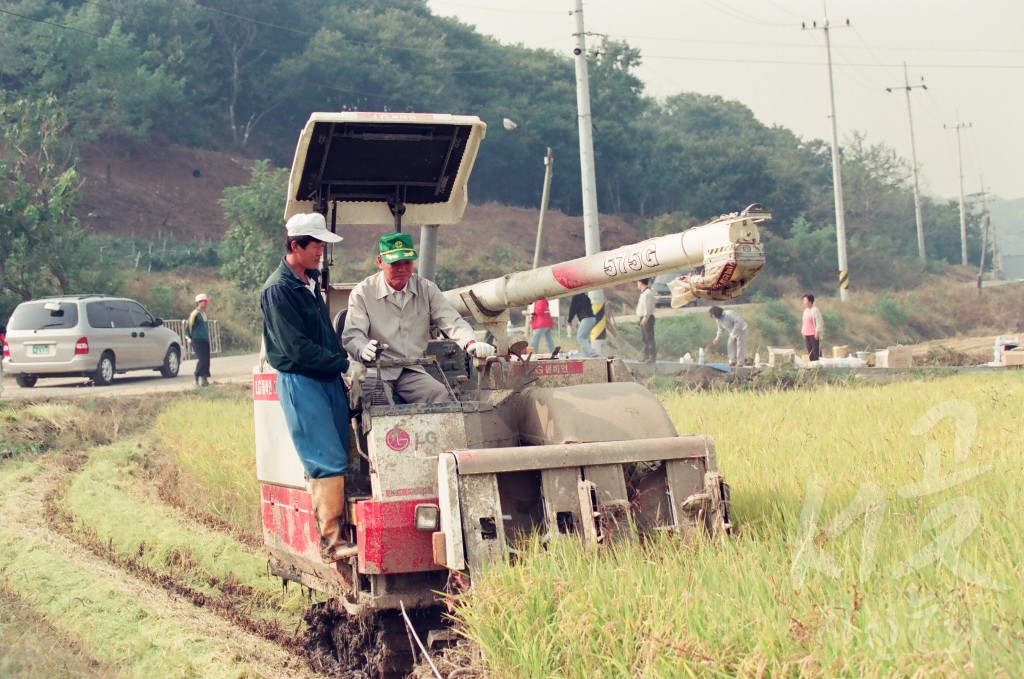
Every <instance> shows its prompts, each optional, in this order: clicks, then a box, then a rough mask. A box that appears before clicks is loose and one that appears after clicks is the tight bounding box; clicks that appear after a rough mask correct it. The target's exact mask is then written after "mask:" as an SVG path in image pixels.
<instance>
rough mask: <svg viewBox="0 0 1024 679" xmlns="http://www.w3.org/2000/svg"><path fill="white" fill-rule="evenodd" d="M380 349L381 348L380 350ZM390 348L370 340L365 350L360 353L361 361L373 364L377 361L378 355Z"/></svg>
mask: <svg viewBox="0 0 1024 679" xmlns="http://www.w3.org/2000/svg"><path fill="white" fill-rule="evenodd" d="M378 347H380V348H379V349H378ZM387 348H388V345H386V344H381V343H379V342H378V341H377V340H370V341H369V342H367V343H366V346H364V347H363V350H362V351H360V352H359V360H360V361H362V362H363V363H373V362H374V361H375V360H377V354H378V353H379V352H381V351H384V350H385V349H387Z"/></svg>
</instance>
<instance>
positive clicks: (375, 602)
mask: <svg viewBox="0 0 1024 679" xmlns="http://www.w3.org/2000/svg"><path fill="white" fill-rule="evenodd" d="M485 131H486V126H485V124H484V123H483V122H482V121H480V120H479V119H478V118H476V117H473V116H453V115H447V114H437V115H435V114H393V113H315V114H313V115H312V117H311V118H310V120H309V122H308V123H307V124H306V126H305V128H304V129H303V130H302V133H301V135H300V137H299V143H298V147H297V149H296V153H295V160H294V163H293V166H292V171H291V176H290V180H289V185H288V196H287V199H288V200H287V207H286V211H285V219H288V218H289V217H292V216H293V215H298V214H304V213H312V212H318V213H320V214H322V215H324V217H325V219H326V224H327V228H329V229H330V231H332V232H335V233H337V234H338V235H344V234H345V233H346V232H348V233H352V232H353V231H354V230H356V229H365V228H370V226H371V225H373V226H376V227H377V228H378V230H379V231H380V233H386V232H388V231H402V229H403V227H404V226H408V225H409V224H415V225H419V226H420V227H421V232H420V242H419V262H418V264H419V276H420V277H421V278H426V279H432V278H433V271H434V262H435V260H436V243H437V230H438V229H439V228H441V227H442V226H443V225H449V224H455V223H457V222H459V221H460V220H461V218H462V214H463V211H464V209H465V207H466V205H467V203H468V193H467V183H468V179H469V175H470V172H471V170H472V167H473V163H474V161H475V159H476V155H477V151H478V150H479V148H480V143H481V141H482V140H483V138H484V135H485ZM769 218H770V216H769V215H768V214H767V212H765V211H764V210H763V209H762V208H761V207H760V206H757V205H752V206H750V207H748V208H747V209H746V210H743V211H742V212H739V213H733V214H729V215H725V216H723V217H721V218H719V219H717V220H715V221H713V222H711V223H709V224H705V225H702V226H697V227H694V228H691V229H687V230H684V231H682V232H681V233H677V234H673V235H668V236H661V237H658V238H652V239H649V240H645V241H643V242H640V243H636V244H633V245H626V246H623V247H620V248H617V249H614V250H610V251H607V252H601V253H598V254H594V255H590V256H586V257H581V258H579V259H575V260H572V261H568V262H561V263H558V264H554V265H552V266H547V267H543V268H539V269H534V270H530V271H522V272H518V273H509V274H506V275H504V276H500V277H497V278H494V279H491V280H486V281H481V282H478V283H474V284H472V285H467V286H465V287H463V288H459V289H457V290H451V291H448V292H445V293H444V298H445V299H447V301H448V303H449V304H451V306H453V307H454V308H455V310H456V311H457V312H458V314H461V315H462V316H463V317H464V318H466V319H473V320H475V321H476V322H477V324H478V325H479V326H482V327H483V328H485V329H486V330H488V331H489V332H490V334H491V335H492V336H493V337H494V340H493V341H494V345H495V346H496V348H497V352H498V355H497V356H493V357H490V358H475V359H473V360H471V358H470V356H469V355H468V354H467V353H466V351H465V349H466V348H467V347H468V346H469V345H468V344H465V343H463V344H459V343H456V342H453V341H450V340H448V339H446V338H444V337H437V339H435V340H432V341H431V342H430V345H429V347H428V349H427V352H426V354H425V355H424V356H423V357H420V358H417V359H416V360H415V361H410V362H409V367H412V366H413V365H415V366H427V367H428V368H427V369H428V372H429V373H430V374H431V375H432V376H433V377H434V378H435V379H437V380H438V381H439V382H441V383H443V384H444V385H445V388H446V389H448V390H449V391H450V397H451V398H450V400H449V401H448V402H444V403H428V404H424V403H401V402H391V401H390V400H384V401H380V400H377V399H373V398H367V396H366V395H365V394H364V396H363V400H362V403H361V404H360V405H358V406H357V405H356V404H354V403H351V404H350V406H351V407H350V410H351V413H352V417H351V435H350V443H349V461H350V464H349V472H348V474H347V476H346V488H348V489H349V490H348V492H347V493H346V495H347V497H346V498H345V501H344V502H345V506H346V510H345V512H344V520H343V522H342V523H343V525H342V526H341V528H340V530H341V531H343V532H344V534H345V536H346V539H347V540H348V541H349V543H350V544H351V545H354V552H355V553H354V555H353V556H351V558H349V557H348V556H347V555H346V557H345V558H342V559H341V560H339V561H336V562H333V563H325V562H324V560H322V559H321V554H320V551H319V550H318V544H317V543H318V528H317V522H316V520H315V517H314V508H315V503H314V502H313V500H312V499H311V495H310V492H309V489H310V484H309V480H308V479H307V478H306V477H305V476H304V473H303V467H302V466H301V464H300V462H299V459H298V457H297V454H296V452H295V448H294V446H293V443H292V440H291V438H290V437H289V433H288V430H287V428H286V425H285V420H284V415H283V413H282V408H281V406H280V403H279V401H278V396H277V388H276V384H277V377H278V375H277V373H276V372H275V371H274V370H273V369H272V368H270V367H269V366H267V365H263V364H261V365H260V366H258V367H257V368H256V369H255V371H254V373H255V374H254V377H253V379H254V389H253V394H254V407H255V410H256V455H257V469H256V472H257V477H258V479H259V483H260V486H261V491H262V516H263V527H264V541H265V544H266V546H267V549H268V551H269V554H270V564H271V570H272V572H273V573H274V574H276V575H278V576H280V577H282V578H284V579H286V580H292V581H296V582H299V583H302V584H304V585H306V586H308V587H311V588H313V589H316V590H319V591H321V592H325V593H327V594H329V595H331V596H332V597H333V600H334V601H336V602H337V603H338V604H339V607H340V608H342V609H343V610H344V611H345V612H346V615H347V616H349V617H350V618H358V619H360V626H359V627H360V629H362V630H364V631H365V630H367V629H379V630H381V631H382V633H383V632H386V630H388V629H389V628H390V627H391V626H393V624H394V622H395V620H396V616H397V615H398V613H397V612H398V610H399V609H400V608H403V607H404V608H406V609H424V610H427V611H429V610H433V609H434V608H435V607H437V606H438V605H439V603H440V599H439V594H438V592H441V591H444V590H445V588H446V586H448V585H449V584H450V578H451V577H452V575H453V574H457V575H458V576H459V577H457V578H455V579H456V580H458V581H460V582H465V581H467V580H468V581H471V580H472V578H473V576H474V574H476V573H478V572H479V569H480V568H482V567H483V566H485V565H486V564H488V563H491V562H494V561H497V560H502V559H506V558H508V556H509V554H510V553H512V552H513V551H514V547H515V544H516V541H517V540H519V539H521V538H522V536H523V535H526V534H529V533H540V534H541V535H543V536H545V537H544V539H545V540H556V539H565V538H569V537H576V538H577V539H581V540H585V541H588V542H590V543H593V544H608V543H611V542H616V541H621V540H630V539H632V538H633V537H634V536H635V534H636V532H637V531H641V532H642V531H649V530H655V529H660V530H671V531H677V532H679V533H682V534H686V535H693V536H697V535H719V534H722V533H724V532H727V531H728V530H729V529H730V525H731V522H730V518H729V489H728V486H727V485H726V483H725V481H724V479H723V478H722V476H721V474H720V473H719V471H718V464H717V457H716V452H715V446H714V442H713V441H712V439H711V438H710V437H708V436H703V435H689V436H680V435H679V434H678V433H677V432H676V429H675V426H674V425H673V423H672V421H671V419H670V418H669V416H668V414H667V413H666V412H665V410H664V408H663V407H662V406H661V404H660V403H659V401H658V400H657V399H656V398H655V397H654V395H653V394H652V393H651V392H650V391H648V390H647V389H646V388H645V387H643V386H642V385H640V384H638V383H637V382H636V381H635V380H634V379H633V376H632V374H631V372H630V370H629V369H628V368H627V366H626V364H625V363H624V362H623V361H622V360H621V359H617V358H585V359H580V358H559V357H556V356H551V357H540V358H538V357H536V356H533V357H527V358H525V359H524V358H522V357H521V356H520V355H519V354H518V353H516V352H515V350H514V349H515V348H514V347H510V346H509V342H508V338H507V336H506V327H507V324H508V319H509V310H510V309H513V308H517V307H522V306H525V305H527V304H529V303H531V302H533V301H534V300H536V299H539V298H542V297H547V298H557V297H561V296H565V295H570V294H574V293H577V292H587V291H591V290H597V289H599V288H604V287H608V286H612V285H619V284H622V283H628V282H630V281H634V280H638V279H640V278H647V277H653V276H656V275H658V274H661V273H666V272H671V271H676V270H680V269H693V270H694V273H691V274H689V275H688V276H685V277H683V278H681V279H679V280H677V281H676V282H675V283H674V290H673V293H674V294H673V306H682V305H683V304H685V303H686V302H687V301H689V300H690V299H693V298H694V297H700V298H707V299H716V300H721V299H729V298H732V297H735V296H736V295H738V294H739V293H740V292H741V291H742V290H743V288H744V287H745V286H746V285H747V284H748V283H749V282H750V281H751V279H752V278H753V277H754V275H755V274H756V273H757V272H758V271H759V270H760V269H761V268H762V266H763V265H764V250H763V246H762V244H761V242H760V236H759V232H758V224H759V223H760V222H762V221H765V220H767V219H769ZM317 219H319V218H318V217H317ZM328 235H329V234H328ZM321 240H324V239H321ZM330 260H331V257H330V253H329V252H328V253H326V254H325V255H324V257H323V262H322V267H323V271H322V278H321V282H322V285H323V289H324V290H325V291H326V295H327V301H328V306H329V308H330V312H331V314H332V316H333V317H334V318H335V330H336V332H337V333H338V335H339V337H340V336H341V335H342V333H343V331H344V324H345V313H344V312H345V311H346V309H347V308H348V299H349V293H350V292H351V291H352V288H353V285H350V284H337V283H332V282H330V278H329V274H330V271H329V268H328V266H329V262H330ZM451 316H452V317H453V318H456V319H457V316H456V315H455V314H451ZM460 323H461V321H460ZM353 327H354V324H353ZM350 353H351V351H350ZM351 359H352V361H358V360H359V359H360V357H359V356H351ZM364 359H365V357H364ZM392 363H394V361H392ZM379 367H383V366H382V365H380V363H379V362H378V368H379ZM390 367H394V366H390ZM399 367H401V366H399ZM417 369H421V368H417ZM383 637H387V634H383ZM383 637H382V638H383ZM402 637H404V635H402ZM336 638H338V639H342V640H343V639H344V638H345V635H344V634H340V635H336ZM363 638H366V637H365V636H364V637H363ZM403 641H404V638H403ZM353 643H354V642H353ZM402 647H404V652H405V653H407V652H408V648H407V644H399V648H396V649H394V650H395V652H397V653H401V652H403V651H402ZM359 653H361V651H360V650H359V649H349V650H348V651H344V652H341V653H339V655H341V656H344V657H349V658H350V657H354V655H358V654H359ZM371 656H372V657H374V658H378V657H380V652H379V649H370V650H368V651H367V657H371Z"/></svg>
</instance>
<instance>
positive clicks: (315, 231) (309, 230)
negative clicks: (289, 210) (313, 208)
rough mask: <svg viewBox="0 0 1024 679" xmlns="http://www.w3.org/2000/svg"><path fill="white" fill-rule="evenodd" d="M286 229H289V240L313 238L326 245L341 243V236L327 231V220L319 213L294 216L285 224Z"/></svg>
mask: <svg viewBox="0 0 1024 679" xmlns="http://www.w3.org/2000/svg"><path fill="white" fill-rule="evenodd" d="M285 228H286V229H288V237H289V238H294V237H295V236H312V237H313V238H316V239H317V240H318V241H323V242H324V243H337V242H339V241H341V236H339V235H338V234H336V233H331V232H330V231H328V230H327V220H326V219H324V216H323V215H322V214H320V213H319V212H309V213H305V214H299V215H292V217H291V218H290V219H289V220H288V222H287V223H286V224H285Z"/></svg>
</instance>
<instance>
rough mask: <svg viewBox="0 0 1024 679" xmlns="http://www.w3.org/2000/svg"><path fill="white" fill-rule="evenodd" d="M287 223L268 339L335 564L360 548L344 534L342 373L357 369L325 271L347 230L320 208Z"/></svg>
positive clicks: (269, 296)
mask: <svg viewBox="0 0 1024 679" xmlns="http://www.w3.org/2000/svg"><path fill="white" fill-rule="evenodd" d="M286 229H287V232H288V233H287V240H286V242H285V251H286V254H285V256H284V259H282V260H281V264H280V266H278V267H277V270H276V271H274V273H272V274H271V275H270V277H269V278H268V279H267V282H266V283H264V284H263V290H262V292H261V293H260V309H261V310H262V311H263V344H264V347H265V350H266V354H267V361H268V362H269V363H270V365H272V366H273V367H274V368H275V369H277V394H278V399H279V401H280V403H281V409H282V410H283V411H284V419H285V422H286V423H287V425H288V431H289V432H290V433H291V437H292V442H293V443H294V444H295V450H296V452H298V454H299V459H300V460H301V461H302V466H303V468H304V469H305V471H306V475H307V476H308V477H309V480H310V481H309V485H310V491H311V493H312V495H313V515H314V517H315V519H316V527H317V532H318V533H319V534H320V556H321V558H322V559H323V560H324V562H325V563H332V562H334V561H338V560H340V559H346V558H349V557H353V556H356V554H357V552H358V550H357V549H356V546H355V545H354V544H352V543H351V542H349V541H348V540H346V539H345V537H344V536H343V535H342V521H341V519H342V518H343V516H344V511H345V472H346V471H348V422H349V410H348V402H347V400H346V399H345V392H344V390H343V389H342V385H341V379H340V377H339V374H340V373H343V372H349V370H350V367H349V360H348V354H347V353H346V352H345V350H344V349H343V348H342V347H341V343H340V342H338V335H337V333H335V331H334V327H333V326H332V325H331V319H330V317H329V316H328V313H327V305H326V304H325V303H324V298H323V295H322V293H321V288H320V282H319V279H320V272H319V271H318V270H317V266H318V265H319V263H320V259H321V257H322V256H323V252H324V244H325V243H337V242H339V241H341V236H339V235H337V234H335V233H332V232H330V231H328V230H327V222H326V221H325V220H324V216H323V215H321V214H319V213H316V212H313V213H309V214H298V215H294V216H293V217H291V218H290V219H289V220H288V223H287V224H286ZM356 367H357V368H360V369H361V368H362V366H356ZM350 376H353V377H355V375H353V374H352V373H350Z"/></svg>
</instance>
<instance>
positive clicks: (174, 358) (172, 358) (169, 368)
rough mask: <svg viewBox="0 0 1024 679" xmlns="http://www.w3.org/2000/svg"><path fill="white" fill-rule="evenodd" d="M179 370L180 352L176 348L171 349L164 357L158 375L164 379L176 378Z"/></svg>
mask: <svg viewBox="0 0 1024 679" xmlns="http://www.w3.org/2000/svg"><path fill="white" fill-rule="evenodd" d="M180 368H181V351H180V350H179V349H178V347H171V348H170V349H168V350H167V355H166V356H164V364H163V366H162V367H161V368H160V374H161V375H163V376H164V377H177V376H178V370H179V369H180Z"/></svg>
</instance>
